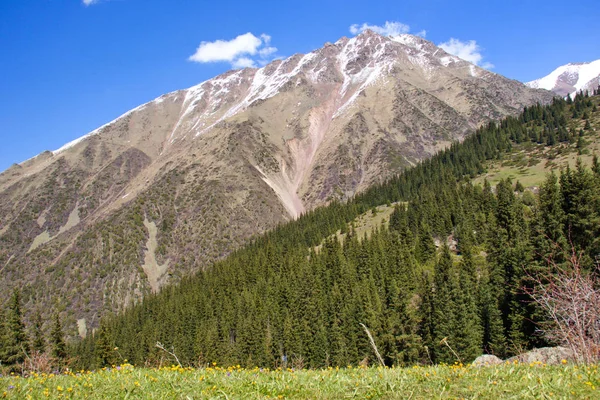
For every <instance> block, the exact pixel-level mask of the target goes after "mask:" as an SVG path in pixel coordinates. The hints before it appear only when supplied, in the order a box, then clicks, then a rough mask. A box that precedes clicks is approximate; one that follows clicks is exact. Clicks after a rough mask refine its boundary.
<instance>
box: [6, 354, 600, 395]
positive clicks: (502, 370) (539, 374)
mask: <svg viewBox="0 0 600 400" xmlns="http://www.w3.org/2000/svg"><path fill="white" fill-rule="evenodd" d="M0 397H1V398H9V399H29V398H31V399H43V398H68V399H86V398H89V399H95V398H96V399H98V398H110V399H343V398H356V399H404V398H407V399H408V398H410V399H433V398H436V399H438V398H465V399H475V398H478V399H487V398H489V399H493V398H507V399H511V398H512V399H549V398H553V399H554V398H556V399H561V398H562V399H567V398H569V399H571V398H583V399H593V398H600V376H599V375H598V366H597V365H591V366H577V365H569V364H567V365H559V366H546V365H543V364H540V363H532V364H514V363H511V364H506V363H505V364H502V365H499V366H494V367H481V368H479V367H473V366H470V365H469V366H463V365H460V364H457V365H452V366H444V365H441V366H434V367H412V368H385V369H384V368H362V367H358V368H354V367H351V366H348V367H347V368H342V369H338V368H328V369H322V370H298V371H294V370H292V369H286V370H268V369H258V368H255V369H242V368H239V367H229V368H220V367H217V366H212V367H210V368H203V369H192V368H181V367H175V366H172V367H168V368H161V369H147V368H135V367H133V366H131V365H128V364H124V365H121V366H118V367H115V368H108V369H104V370H101V371H97V372H89V371H80V372H78V373H74V372H67V373H65V374H61V375H53V374H50V375H45V374H42V375H37V374H32V375H31V376H30V377H27V378H23V377H17V376H9V377H3V378H0Z"/></svg>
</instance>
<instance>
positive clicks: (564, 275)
mask: <svg viewBox="0 0 600 400" xmlns="http://www.w3.org/2000/svg"><path fill="white" fill-rule="evenodd" d="M581 256H582V255H581V253H578V252H577V251H575V250H574V249H572V250H571V254H570V255H569V256H568V257H567V262H566V265H564V266H559V265H557V264H556V263H555V262H554V261H553V260H552V259H550V260H548V262H549V264H550V266H551V268H552V270H553V272H552V273H549V274H546V275H543V276H537V277H532V279H533V281H534V283H535V285H534V287H533V289H531V290H528V293H529V295H530V296H531V298H532V299H533V301H534V302H535V303H536V304H537V305H539V306H540V307H541V308H542V310H543V311H544V312H545V313H546V314H547V315H548V317H549V318H550V324H549V325H548V326H547V327H546V329H544V334H545V336H546V337H547V338H548V339H550V340H551V341H553V342H556V343H560V344H561V345H563V346H565V347H567V348H569V349H570V350H571V351H572V353H573V355H574V357H575V359H576V361H577V362H580V363H595V362H597V361H598V360H599V359H600V290H599V289H598V288H599V285H600V281H599V280H598V275H596V274H594V273H590V272H586V271H584V270H583V269H582V267H581V258H582V257H581Z"/></svg>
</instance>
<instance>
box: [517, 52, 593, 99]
mask: <svg viewBox="0 0 600 400" xmlns="http://www.w3.org/2000/svg"><path fill="white" fill-rule="evenodd" d="M526 85H527V86H529V87H530V88H534V89H546V90H551V91H553V92H554V93H556V94H558V95H560V96H566V95H568V94H570V95H571V97H575V94H576V93H577V92H579V91H581V90H583V91H586V90H587V91H589V92H590V93H591V92H592V91H593V90H595V89H597V88H598V86H600V60H596V61H592V62H589V63H570V64H567V65H562V66H560V67H558V68H556V69H555V70H554V71H552V72H551V73H550V74H548V75H547V76H545V77H543V78H540V79H536V80H535V81H531V82H527V83H526Z"/></svg>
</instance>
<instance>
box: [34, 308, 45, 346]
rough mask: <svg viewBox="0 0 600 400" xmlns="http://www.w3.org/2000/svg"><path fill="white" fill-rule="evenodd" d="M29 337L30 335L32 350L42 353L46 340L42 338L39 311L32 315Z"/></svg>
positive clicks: (42, 332)
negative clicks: (31, 327)
mask: <svg viewBox="0 0 600 400" xmlns="http://www.w3.org/2000/svg"><path fill="white" fill-rule="evenodd" d="M31 337H32V343H31V348H32V350H34V351H36V352H38V353H40V354H41V353H44V352H45V351H46V340H45V338H44V330H43V323H42V315H41V314H40V312H39V311H36V313H35V315H34V317H33V329H32V332H31Z"/></svg>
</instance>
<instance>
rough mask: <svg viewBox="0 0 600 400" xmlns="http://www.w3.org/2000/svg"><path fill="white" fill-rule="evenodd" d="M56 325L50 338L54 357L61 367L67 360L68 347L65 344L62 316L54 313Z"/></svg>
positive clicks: (54, 324)
mask: <svg viewBox="0 0 600 400" xmlns="http://www.w3.org/2000/svg"><path fill="white" fill-rule="evenodd" d="M53 319H54V321H53V322H54V323H53V325H52V332H50V337H51V340H52V357H54V358H56V359H57V361H58V362H59V364H60V365H62V363H63V362H64V360H65V359H66V358H67V346H66V344H65V337H64V336H65V334H64V332H63V330H62V324H61V323H60V316H59V314H58V312H55V313H54V318H53Z"/></svg>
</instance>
